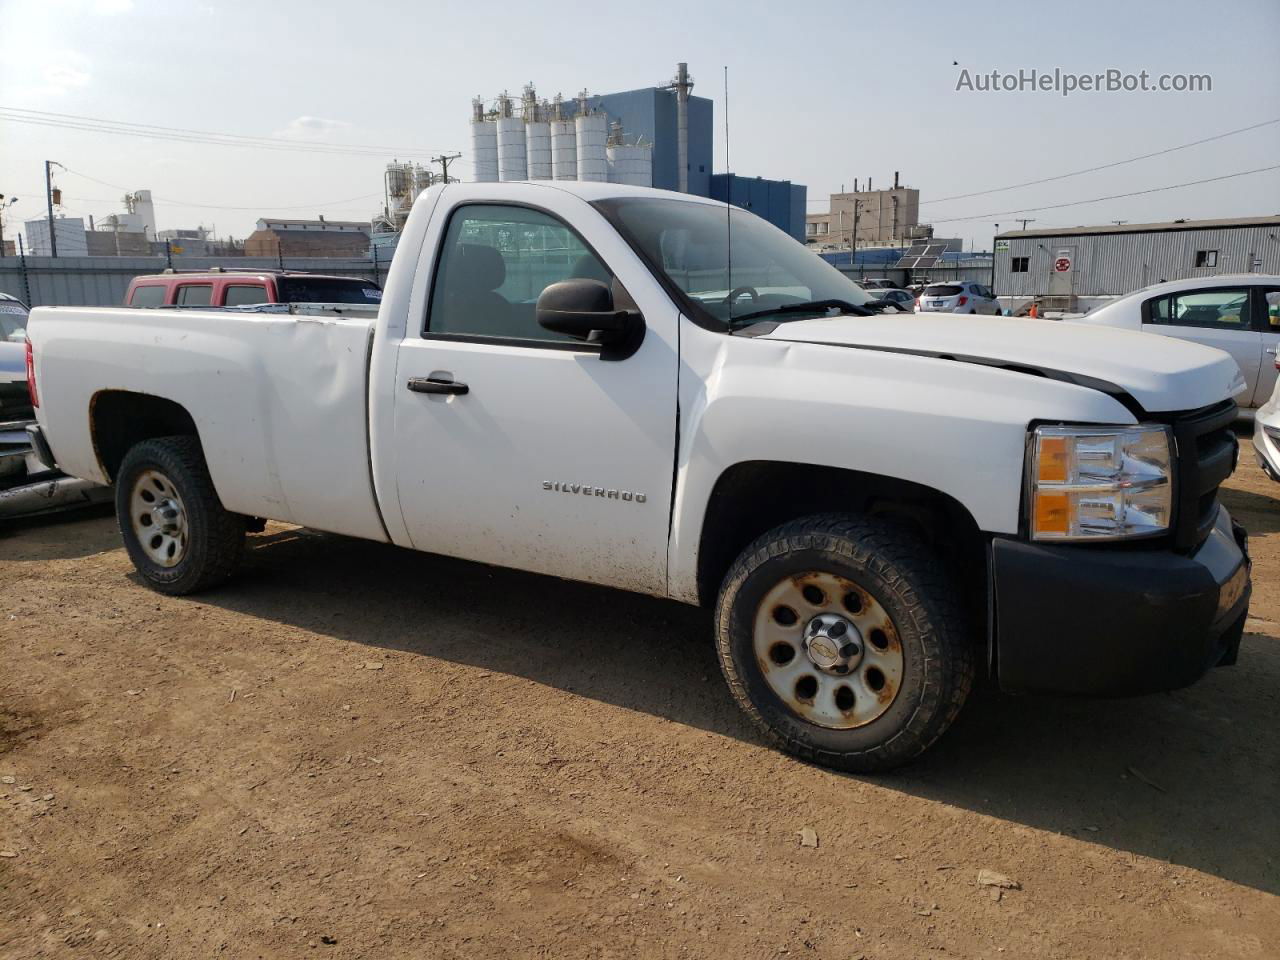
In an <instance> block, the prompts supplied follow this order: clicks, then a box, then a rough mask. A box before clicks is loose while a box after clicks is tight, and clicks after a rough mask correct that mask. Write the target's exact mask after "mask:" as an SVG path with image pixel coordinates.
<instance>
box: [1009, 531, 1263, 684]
mask: <svg viewBox="0 0 1280 960" xmlns="http://www.w3.org/2000/svg"><path fill="white" fill-rule="evenodd" d="M1249 571H1250V562H1249V555H1248V539H1247V535H1246V534H1245V531H1244V528H1243V527H1241V526H1240V525H1239V524H1238V523H1236V522H1235V521H1233V520H1232V519H1231V516H1230V514H1228V513H1227V510H1226V508H1225V507H1220V508H1219V513H1218V518H1217V521H1216V522H1215V523H1214V526H1213V529H1212V530H1211V531H1210V533H1209V536H1208V538H1207V539H1206V540H1205V541H1204V543H1203V544H1201V545H1200V547H1199V548H1198V549H1197V550H1196V551H1195V552H1194V553H1192V554H1190V555H1183V554H1177V553H1174V552H1172V551H1170V550H1120V549H1098V548H1096V547H1073V546H1046V545H1044V544H1037V543H1027V542H1024V541H1021V540H1013V539H1005V538H1000V537H997V538H995V539H993V540H992V541H991V572H992V577H991V583H992V604H993V607H992V613H993V621H992V622H993V624H994V628H995V630H994V644H995V646H994V654H995V656H994V666H995V670H996V675H997V678H998V681H999V684H1000V687H1001V688H1002V689H1004V690H1007V691H1009V692H1013V693H1049V694H1066V695H1073V696H1129V695H1133V694H1141V693H1154V692H1156V691H1160V690H1173V689H1176V688H1178V687H1185V686H1187V685H1188V684H1190V683H1194V682H1195V681H1196V680H1198V679H1200V677H1202V676H1203V675H1204V674H1205V673H1206V672H1207V671H1208V670H1209V669H1210V668H1211V667H1214V666H1219V665H1223V666H1225V665H1227V664H1231V663H1235V660H1236V654H1237V652H1238V650H1239V647H1240V638H1241V636H1242V634H1243V632H1244V621H1245V617H1246V616H1247V614H1248V611H1249V596H1250V593H1251V591H1252V583H1251V581H1250V576H1249Z"/></svg>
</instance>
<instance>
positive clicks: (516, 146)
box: [497, 93, 529, 182]
mask: <svg viewBox="0 0 1280 960" xmlns="http://www.w3.org/2000/svg"><path fill="white" fill-rule="evenodd" d="M497 127H498V179H499V180H502V181H504V182H505V181H509V180H527V179H528V178H529V163H528V155H527V152H526V146H525V139H524V119H523V118H522V117H513V116H512V115H511V98H510V97H509V96H507V95H506V94H505V93H504V94H503V95H502V96H500V97H499V98H498V123H497Z"/></svg>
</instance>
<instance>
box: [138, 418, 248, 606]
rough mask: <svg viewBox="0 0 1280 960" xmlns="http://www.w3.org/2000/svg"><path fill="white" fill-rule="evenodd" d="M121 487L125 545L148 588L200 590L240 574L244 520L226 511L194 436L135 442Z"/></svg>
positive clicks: (169, 590)
mask: <svg viewBox="0 0 1280 960" xmlns="http://www.w3.org/2000/svg"><path fill="white" fill-rule="evenodd" d="M115 486H116V518H117V520H118V521H119V524H120V534H121V536H122V537H123V539H124V545H125V549H126V550H127V551H128V553H129V559H130V560H132V561H133V565H134V567H136V568H137V571H138V573H140V574H141V575H142V577H143V579H144V580H146V581H147V584H148V585H149V586H151V587H152V588H154V589H156V590H159V591H160V592H161V593H168V594H174V595H179V594H186V593H194V592H195V591H197V590H203V589H206V588H207V587H211V586H213V585H215V584H217V583H221V582H222V581H223V580H225V579H227V578H228V577H230V576H231V575H232V574H233V573H234V572H235V570H236V568H237V567H238V566H239V564H240V558H241V555H242V554H243V552H244V536H245V518H244V517H242V516H240V515H238V514H234V513H230V512H228V511H227V510H225V509H224V508H223V506H222V502H221V501H220V500H219V499H218V495H217V493H216V492H215V491H214V489H213V481H212V479H210V477H209V470H208V467H207V466H206V465H205V460H204V454H203V453H202V452H201V450H200V443H199V441H198V440H197V439H196V438H195V437H163V438H160V439H156V440H146V441H144V442H142V443H139V444H137V445H136V446H135V447H133V448H132V449H131V450H130V451H129V452H128V453H127V454H125V458H124V461H123V462H122V463H121V465H120V470H119V472H118V475H117V477H116V485H115Z"/></svg>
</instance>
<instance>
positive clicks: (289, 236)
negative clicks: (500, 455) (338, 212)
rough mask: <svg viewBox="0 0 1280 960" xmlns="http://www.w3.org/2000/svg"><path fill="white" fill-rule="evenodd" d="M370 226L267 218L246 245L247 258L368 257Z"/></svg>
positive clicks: (340, 221) (261, 222)
mask: <svg viewBox="0 0 1280 960" xmlns="http://www.w3.org/2000/svg"><path fill="white" fill-rule="evenodd" d="M369 229H370V227H369V224H367V223H363V222H360V221H355V220H326V219H325V218H324V217H323V216H321V217H320V218H319V219H318V220H274V219H267V218H263V219H261V220H259V221H258V224H257V229H256V230H254V231H253V233H251V234H249V237H248V239H246V240H245V242H244V255H245V256H246V257H367V256H369Z"/></svg>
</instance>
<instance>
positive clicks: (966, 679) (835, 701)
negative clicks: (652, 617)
mask: <svg viewBox="0 0 1280 960" xmlns="http://www.w3.org/2000/svg"><path fill="white" fill-rule="evenodd" d="M717 639H718V648H719V654H720V664H721V667H722V669H723V671H724V674H725V678H726V680H727V681H728V683H729V687H730V690H731V691H732V692H733V695H734V697H735V698H736V699H737V701H738V703H739V705H740V706H741V707H742V708H743V710H745V711H746V713H747V715H748V716H750V717H751V718H752V720H754V721H755V723H756V724H757V726H759V727H760V728H761V729H762V730H763V731H764V732H765V734H766V735H767V736H768V737H769V738H770V739H771V740H773V741H774V742H776V743H778V744H779V745H781V746H782V747H783V748H784V749H786V750H789V751H790V752H792V753H794V754H796V755H797V756H800V757H803V758H805V759H807V760H813V761H815V762H817V763H821V764H825V765H827V766H831V767H836V768H839V769H842V770H851V771H858V772H870V771H875V770H884V769H887V768H890V767H894V766H897V765H899V764H902V763H905V762H907V761H909V760H911V759H913V758H915V757H917V756H919V755H920V754H921V753H922V752H923V751H924V750H925V749H927V748H928V747H929V746H930V745H931V744H932V743H933V742H934V741H936V740H937V739H938V737H940V736H941V735H942V734H943V732H945V731H946V729H947V728H948V727H949V726H950V725H951V723H952V721H953V720H954V719H955V717H956V715H957V714H958V713H959V711H960V708H961V706H962V705H963V704H964V701H965V698H966V697H967V696H968V692H969V688H970V686H971V685H972V682H973V663H972V656H971V650H970V638H969V636H968V633H967V631H966V629H965V627H964V615H963V611H962V609H961V606H960V604H959V603H958V602H957V600H956V597H955V595H954V589H953V588H952V586H951V584H950V581H949V580H948V579H947V578H946V576H945V575H944V574H943V572H942V570H941V568H940V566H939V565H938V563H937V562H936V560H935V559H934V558H933V556H932V555H931V553H930V551H929V550H928V548H927V547H926V546H925V545H924V544H923V543H920V542H918V541H916V540H915V539H913V538H912V537H911V536H910V535H909V534H907V533H905V532H903V531H901V530H899V529H897V528H895V527H893V526H891V525H889V524H886V523H883V522H881V521H878V520H874V519H871V518H864V517H856V516H846V515H823V516H815V517H809V518H806V519H803V520H798V521H794V522H792V523H789V524H786V525H784V526H781V527H778V528H777V529H775V530H773V531H770V532H769V533H767V534H765V535H764V536H763V537H761V538H760V539H758V540H757V541H756V542H755V543H753V544H751V546H749V547H748V548H747V549H746V550H745V551H744V552H743V554H742V556H740V557H739V558H738V561H737V562H736V563H735V564H734V567H733V569H732V570H731V571H730V572H729V575H728V576H727V577H726V578H725V582H724V586H723V587H722V589H721V592H720V598H719V603H718V606H717Z"/></svg>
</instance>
